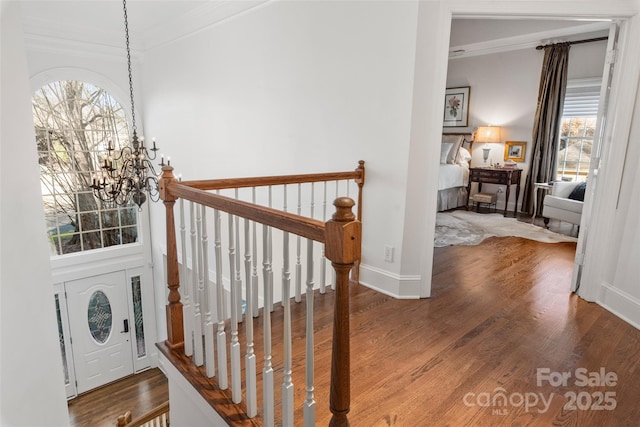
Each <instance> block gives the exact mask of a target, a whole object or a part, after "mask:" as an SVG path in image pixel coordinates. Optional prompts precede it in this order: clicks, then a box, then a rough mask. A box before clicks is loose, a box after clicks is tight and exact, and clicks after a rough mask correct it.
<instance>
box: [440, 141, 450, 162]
mask: <svg viewBox="0 0 640 427" xmlns="http://www.w3.org/2000/svg"><path fill="white" fill-rule="evenodd" d="M452 148H453V143H451V142H443V143H442V146H441V147H440V164H442V165H444V164H446V163H447V159H448V157H449V153H450V152H451V149H452Z"/></svg>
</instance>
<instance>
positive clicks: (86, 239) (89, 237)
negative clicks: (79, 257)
mask: <svg viewBox="0 0 640 427" xmlns="http://www.w3.org/2000/svg"><path fill="white" fill-rule="evenodd" d="M101 247H102V241H101V240H100V232H99V231H93V232H90V233H83V234H82V249H83V250H85V251H87V250H89V249H100V248H101Z"/></svg>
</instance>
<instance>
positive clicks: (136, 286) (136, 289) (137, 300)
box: [131, 276, 147, 357]
mask: <svg viewBox="0 0 640 427" xmlns="http://www.w3.org/2000/svg"><path fill="white" fill-rule="evenodd" d="M131 290H132V295H133V315H134V321H135V327H136V348H137V350H138V357H142V356H145V355H146V354H147V349H146V346H145V343H144V319H143V317H142V289H141V288H140V276H135V277H132V278H131Z"/></svg>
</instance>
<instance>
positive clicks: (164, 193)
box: [158, 166, 184, 349]
mask: <svg viewBox="0 0 640 427" xmlns="http://www.w3.org/2000/svg"><path fill="white" fill-rule="evenodd" d="M177 182H178V180H177V179H176V177H175V175H174V174H173V167H172V166H163V167H162V177H161V178H160V180H159V183H158V186H159V190H160V198H161V199H162V201H163V202H164V205H165V208H166V221H167V287H168V288H169V297H168V300H169V302H168V304H167V307H166V313H167V340H166V342H167V345H168V346H169V347H170V348H172V349H176V348H179V347H182V346H183V345H184V326H183V323H182V302H180V291H179V288H180V273H179V267H178V246H177V243H176V224H175V218H174V213H173V207H174V206H175V203H176V200H177V197H176V196H174V195H172V194H170V192H169V186H170V184H173V183H177Z"/></svg>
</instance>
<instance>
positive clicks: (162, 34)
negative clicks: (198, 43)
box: [21, 0, 268, 50]
mask: <svg viewBox="0 0 640 427" xmlns="http://www.w3.org/2000/svg"><path fill="white" fill-rule="evenodd" d="M266 1H268V0H241V1H238V0H235V1H234V0H128V1H127V16H128V22H129V35H130V39H131V46H132V48H133V49H137V50H145V49H150V48H153V47H155V46H158V45H161V44H163V43H166V42H169V41H171V40H173V39H176V38H179V37H181V36H184V35H186V34H189V33H191V32H194V31H197V30H199V29H201V28H204V27H206V26H209V25H212V24H215V23H217V22H220V21H222V20H224V19H227V18H229V17H231V16H234V15H236V14H238V13H242V12H244V11H246V10H248V9H251V8H253V7H256V6H259V5H260V4H263V3H265V2H266ZM21 6H22V16H23V25H24V31H25V35H26V36H27V38H30V39H31V40H34V39H38V38H48V39H52V38H53V39H59V40H60V41H64V40H66V41H74V42H83V43H92V44H97V45H103V46H113V47H121V46H122V45H123V44H124V12H123V4H122V1H120V0H72V1H64V0H63V1H58V0H34V1H32V0H28V1H22V2H21Z"/></svg>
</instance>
